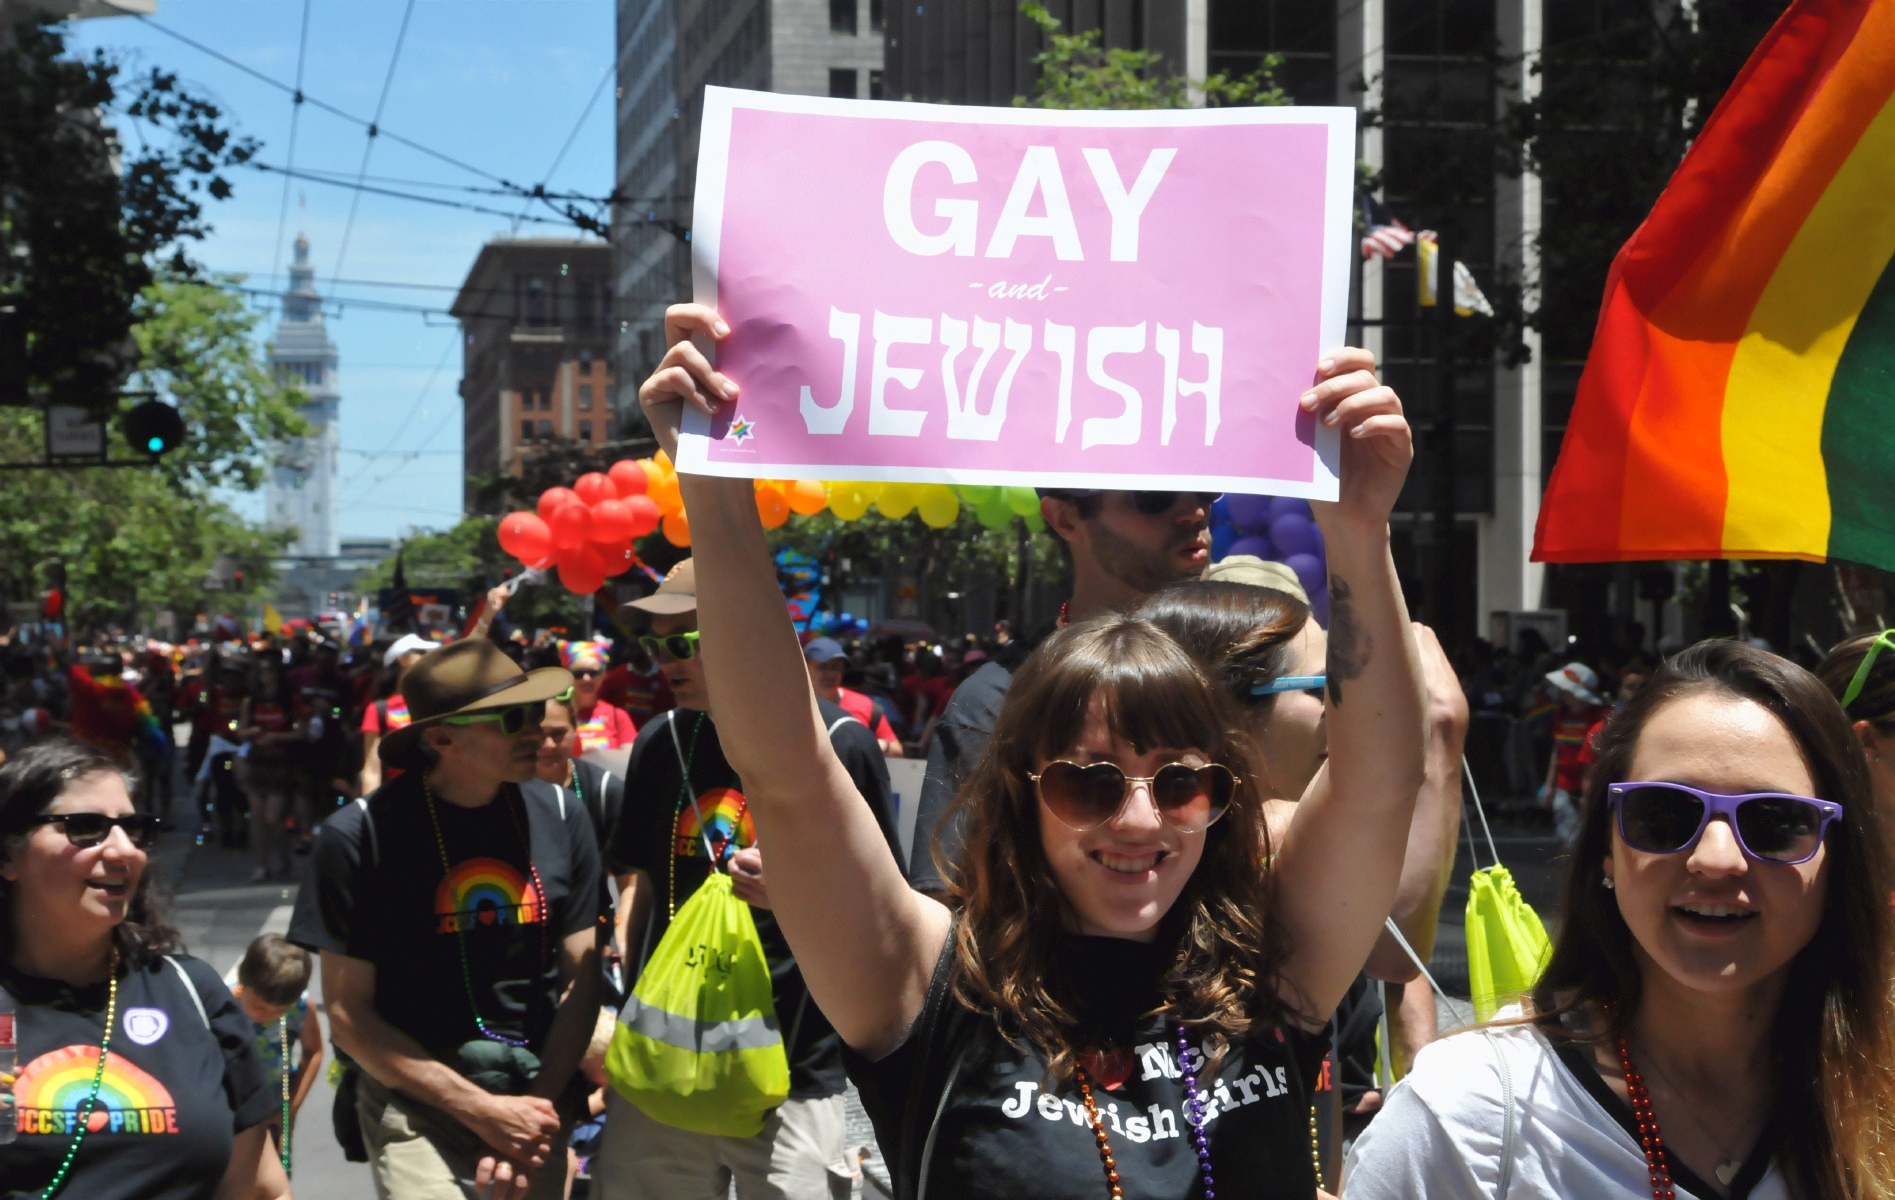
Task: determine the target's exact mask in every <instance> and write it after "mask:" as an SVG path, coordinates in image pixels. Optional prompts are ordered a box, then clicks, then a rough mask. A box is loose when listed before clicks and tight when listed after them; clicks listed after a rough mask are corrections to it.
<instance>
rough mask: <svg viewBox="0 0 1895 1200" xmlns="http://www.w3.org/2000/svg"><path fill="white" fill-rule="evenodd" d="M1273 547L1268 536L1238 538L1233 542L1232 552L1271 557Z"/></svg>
mask: <svg viewBox="0 0 1895 1200" xmlns="http://www.w3.org/2000/svg"><path fill="white" fill-rule="evenodd" d="M1271 550H1272V547H1271V545H1270V539H1269V538H1267V537H1254V536H1253V537H1246V538H1238V539H1237V540H1236V541H1234V542H1232V543H1231V546H1230V553H1231V554H1254V555H1256V556H1257V557H1258V558H1269V557H1270V556H1271Z"/></svg>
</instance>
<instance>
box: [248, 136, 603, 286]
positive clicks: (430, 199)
mask: <svg viewBox="0 0 1895 1200" xmlns="http://www.w3.org/2000/svg"><path fill="white" fill-rule="evenodd" d="M382 136H384V137H386V136H388V135H387V133H386V132H384V133H383V135H382ZM243 165H244V166H246V167H249V168H251V169H252V170H256V171H273V172H276V173H278V174H281V175H287V176H289V177H290V178H292V179H304V180H308V181H309V182H310V183H323V184H328V185H329V186H330V187H342V188H353V189H354V190H355V191H357V192H369V193H371V194H373V195H377V196H392V197H394V198H395V199H397V200H413V201H415V202H417V203H420V204H435V205H439V206H441V207H442V208H459V209H465V210H466V211H468V212H477V213H487V214H488V215H490V216H495V217H506V218H508V219H509V220H512V219H513V216H514V214H513V213H511V212H508V211H507V210H506V209H504V208H489V207H487V206H486V205H484V204H469V203H468V202H467V201H465V200H447V199H443V198H442V197H440V196H417V195H414V194H413V193H411V192H398V191H395V190H393V189H392V188H379V187H375V186H373V185H370V184H366V183H346V182H344V181H342V180H340V179H331V178H328V177H327V176H323V175H311V174H308V173H307V172H304V171H297V170H292V169H290V168H287V167H276V166H271V165H270V164H268V163H260V162H256V161H254V160H253V161H251V162H247V163H244V164H243ZM507 194H508V195H512V196H517V195H519V194H520V193H519V192H509V193H507ZM520 219H521V220H523V221H531V222H533V223H534V224H536V225H572V224H575V222H573V221H572V220H571V219H570V218H568V219H563V220H556V219H554V218H552V217H522V218H520ZM338 265H340V264H338Z"/></svg>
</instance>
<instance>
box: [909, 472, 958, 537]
mask: <svg viewBox="0 0 1895 1200" xmlns="http://www.w3.org/2000/svg"><path fill="white" fill-rule="evenodd" d="M915 507H916V508H917V509H918V510H919V511H920V513H921V523H922V524H924V525H926V526H927V527H928V528H930V529H946V528H947V527H948V526H950V525H952V524H954V522H955V520H956V519H958V518H959V517H960V515H961V498H960V497H959V496H956V495H955V494H954V489H953V488H951V487H949V486H948V485H947V484H945V483H931V484H928V485H927V486H925V487H923V488H922V489H921V500H920V502H919V503H918V504H916V505H915Z"/></svg>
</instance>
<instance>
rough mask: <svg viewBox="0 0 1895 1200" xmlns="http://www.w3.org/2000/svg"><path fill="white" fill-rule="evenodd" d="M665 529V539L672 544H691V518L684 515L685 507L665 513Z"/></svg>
mask: <svg viewBox="0 0 1895 1200" xmlns="http://www.w3.org/2000/svg"><path fill="white" fill-rule="evenodd" d="M664 529H665V540H666V541H667V542H670V543H671V544H672V545H674V546H689V545H690V544H691V520H690V518H689V517H687V516H685V515H684V510H683V509H679V510H678V511H677V512H674V513H666V514H665V524H664Z"/></svg>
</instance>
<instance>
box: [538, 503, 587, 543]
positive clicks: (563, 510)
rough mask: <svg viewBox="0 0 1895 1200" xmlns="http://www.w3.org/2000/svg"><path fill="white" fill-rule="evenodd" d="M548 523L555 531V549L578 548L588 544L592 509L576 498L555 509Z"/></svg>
mask: <svg viewBox="0 0 1895 1200" xmlns="http://www.w3.org/2000/svg"><path fill="white" fill-rule="evenodd" d="M546 524H547V525H548V526H549V527H550V528H551V529H552V531H553V547H554V548H555V549H557V550H562V551H564V550H577V549H579V547H581V546H583V545H585V544H586V534H587V532H588V531H589V530H590V529H591V527H592V510H591V509H589V508H587V507H586V506H585V505H583V504H581V503H579V501H577V500H574V501H573V502H572V503H570V504H562V505H560V506H559V507H558V508H556V509H554V510H553V515H552V516H551V517H550V518H548V519H547V522H546ZM562 557H563V556H562Z"/></svg>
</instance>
